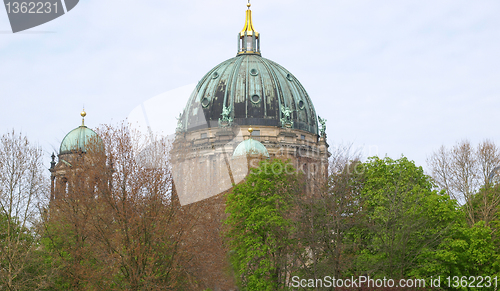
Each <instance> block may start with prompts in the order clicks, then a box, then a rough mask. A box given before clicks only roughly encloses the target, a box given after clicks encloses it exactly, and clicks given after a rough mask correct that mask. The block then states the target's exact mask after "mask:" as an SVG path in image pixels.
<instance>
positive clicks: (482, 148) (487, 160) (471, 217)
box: [427, 140, 500, 225]
mask: <svg viewBox="0 0 500 291" xmlns="http://www.w3.org/2000/svg"><path fill="white" fill-rule="evenodd" d="M427 162H428V164H429V166H430V168H431V170H432V178H433V179H434V181H435V182H436V184H437V186H439V187H440V188H441V189H444V190H446V192H447V193H448V194H449V195H450V196H451V197H452V198H454V199H456V200H457V201H458V202H459V203H461V204H463V205H464V207H465V210H466V214H467V221H468V222H469V224H470V225H473V224H474V223H475V222H477V221H481V220H487V219H488V217H489V216H491V209H493V208H494V209H496V208H497V207H498V205H500V195H496V196H489V198H488V193H489V192H488V191H482V192H480V194H481V195H482V197H481V198H479V197H478V195H477V193H478V191H479V189H480V188H486V189H487V188H489V186H491V185H490V184H491V181H490V174H492V173H493V170H494V169H495V168H496V167H498V166H500V150H499V149H498V147H497V146H496V145H495V144H494V143H493V142H491V141H489V140H485V141H483V142H482V143H480V144H479V145H478V146H477V148H474V147H473V145H471V143H470V142H469V141H468V140H463V141H461V142H458V143H457V144H456V145H455V146H453V147H452V148H451V149H447V148H445V147H444V146H442V147H441V148H439V150H438V151H436V152H434V153H433V154H432V155H431V156H430V158H429V159H428V161H427ZM479 199H481V200H483V203H475V206H476V207H482V209H481V210H475V209H474V205H473V204H474V202H473V200H475V201H476V202H477V201H478V200H479ZM486 201H487V202H488V203H485V202H486ZM478 215H479V216H478Z"/></svg>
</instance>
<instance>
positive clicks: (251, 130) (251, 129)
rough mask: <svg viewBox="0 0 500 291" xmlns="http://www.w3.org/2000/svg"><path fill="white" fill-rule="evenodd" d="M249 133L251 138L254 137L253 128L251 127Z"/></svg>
mask: <svg viewBox="0 0 500 291" xmlns="http://www.w3.org/2000/svg"><path fill="white" fill-rule="evenodd" d="M248 132H249V133H250V136H252V132H253V128H251V127H250V128H249V129H248Z"/></svg>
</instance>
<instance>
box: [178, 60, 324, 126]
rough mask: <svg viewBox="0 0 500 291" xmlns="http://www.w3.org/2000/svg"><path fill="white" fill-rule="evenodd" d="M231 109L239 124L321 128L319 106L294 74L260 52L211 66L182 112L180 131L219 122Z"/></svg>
mask: <svg viewBox="0 0 500 291" xmlns="http://www.w3.org/2000/svg"><path fill="white" fill-rule="evenodd" d="M223 109H226V110H228V109H229V110H228V112H229V116H228V117H229V118H231V119H232V121H233V122H234V123H235V124H237V125H240V126H242V125H269V126H283V122H282V119H283V118H284V117H285V114H286V112H288V114H289V116H290V120H291V121H292V122H291V123H290V124H289V125H288V127H291V128H296V129H301V130H305V131H308V132H311V133H314V134H317V133H318V123H317V117H316V111H315V110H314V106H313V104H312V102H311V99H310V98H309V95H308V94H307V92H306V90H305V89H304V87H302V85H301V84H300V82H299V81H298V80H297V79H296V78H295V76H294V75H293V74H292V73H290V72H289V71H288V70H286V69H285V68H283V67H282V66H280V65H278V64H277V63H275V62H273V61H271V60H268V59H265V58H263V57H261V56H260V55H258V54H240V55H238V56H236V57H234V58H231V59H229V60H227V61H225V62H222V63H221V64H219V65H217V66H215V67H214V68H213V69H212V70H210V71H209V72H208V73H207V74H206V75H205V76H204V77H203V78H202V80H201V81H200V82H199V83H198V85H197V87H196V89H195V91H194V92H193V94H192V95H191V97H190V99H189V101H188V104H187V106H186V108H185V109H184V113H183V116H182V123H181V126H182V130H183V131H192V130H196V129H201V128H207V127H217V126H218V125H219V119H220V118H222V117H224V116H223Z"/></svg>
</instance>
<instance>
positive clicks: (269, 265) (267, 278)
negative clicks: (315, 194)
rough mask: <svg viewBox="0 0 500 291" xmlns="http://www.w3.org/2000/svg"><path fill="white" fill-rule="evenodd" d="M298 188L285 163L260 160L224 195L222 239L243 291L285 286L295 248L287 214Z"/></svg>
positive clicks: (290, 222)
mask: <svg viewBox="0 0 500 291" xmlns="http://www.w3.org/2000/svg"><path fill="white" fill-rule="evenodd" d="M298 185H299V184H298V178H297V176H296V172H295V171H294V169H293V167H292V166H291V165H290V164H286V163H284V162H282V161H280V160H273V161H272V162H270V163H269V162H268V161H262V162H261V163H260V164H259V167H258V168H254V169H251V172H250V174H249V175H248V177H247V179H246V181H245V182H243V183H241V184H238V185H236V186H235V187H234V188H233V190H232V192H230V193H229V194H228V195H227V204H226V212H227V213H229V217H228V218H227V220H226V221H225V224H226V225H227V232H226V235H227V237H228V239H229V246H230V249H231V253H230V256H231V262H232V265H233V268H234V269H235V272H236V274H237V275H238V276H239V278H238V279H239V282H238V283H239V285H240V286H241V287H242V289H243V290H259V291H263V290H269V291H271V290H278V289H283V288H284V287H285V285H286V279H287V274H288V273H289V272H290V265H291V261H290V255H291V254H292V253H293V250H294V246H296V243H295V240H294V238H293V234H294V232H295V229H294V226H293V225H294V224H293V221H292V216H291V213H292V212H293V211H292V210H293V201H294V199H295V198H294V197H295V196H296V193H298V190H300V187H298Z"/></svg>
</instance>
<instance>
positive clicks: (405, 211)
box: [354, 157, 457, 278]
mask: <svg viewBox="0 0 500 291" xmlns="http://www.w3.org/2000/svg"><path fill="white" fill-rule="evenodd" d="M432 189H433V185H432V183H431V179H430V177H428V176H426V175H425V174H424V172H423V169H422V168H421V167H417V166H415V164H414V163H413V162H411V161H409V160H408V159H406V158H404V157H402V158H400V159H398V160H392V159H390V158H384V159H379V158H377V157H375V158H370V159H369V160H368V161H367V162H366V163H364V174H363V180H362V189H361V205H362V208H363V212H364V220H365V221H364V225H363V226H362V227H361V228H359V229H358V231H357V232H355V233H354V239H355V240H357V241H358V243H359V244H360V251H359V252H358V259H357V262H358V267H357V271H358V272H366V273H368V274H373V275H378V276H389V277H392V278H397V277H399V278H403V277H406V276H410V275H412V273H413V271H414V270H415V269H417V268H418V266H420V264H421V263H422V261H423V260H424V259H425V254H426V253H428V252H433V251H434V250H436V248H437V246H439V244H440V243H441V241H442V240H443V238H444V237H445V236H446V235H447V233H448V229H449V228H450V226H451V225H452V224H453V222H454V220H455V216H456V208H457V206H456V204H455V201H453V200H451V199H450V198H449V196H447V195H445V194H444V193H438V192H437V191H435V190H432Z"/></svg>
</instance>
